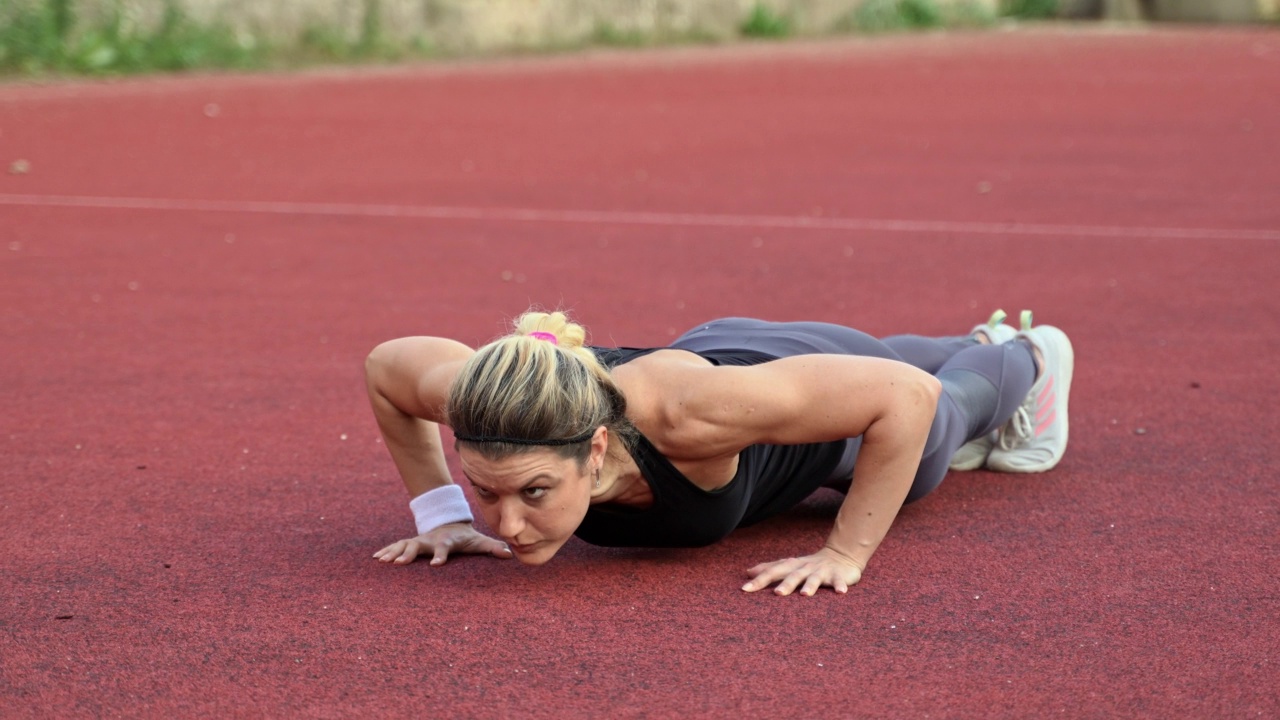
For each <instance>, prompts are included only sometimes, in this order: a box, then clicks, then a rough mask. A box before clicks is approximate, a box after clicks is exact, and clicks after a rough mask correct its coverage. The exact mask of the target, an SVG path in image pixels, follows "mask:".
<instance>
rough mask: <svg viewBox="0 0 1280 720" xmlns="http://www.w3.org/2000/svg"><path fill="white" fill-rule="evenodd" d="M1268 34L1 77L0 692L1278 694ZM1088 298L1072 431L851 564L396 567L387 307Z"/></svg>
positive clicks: (727, 700)
mask: <svg viewBox="0 0 1280 720" xmlns="http://www.w3.org/2000/svg"><path fill="white" fill-rule="evenodd" d="M1278 136H1280V34H1278V33H1276V32H1274V31H1265V30H1256V31H1218V30H1204V29H1194V28H1193V29H1179V30H1161V31H1152V32H1131V31H1125V32H1119V31H1078V30H1073V31H1053V30H1038V31H1028V32H1013V33H991V34H981V35H930V36H918V37H899V38H890V39H876V40H862V41H847V42H834V43H819V44H800V45H790V46H752V47H746V48H736V49H721V50H677V51H669V52H654V53H636V54H630V53H624V54H602V55H591V56H584V57H573V58H558V59H542V60H528V61H520V62H490V63H470V64H457V65H442V66H435V67H417V68H406V69H397V70H387V71H360V72H321V73H314V74H303V75H290V76H252V77H244V76H213V77H200V78H187V79H154V80H128V81H116V82H105V83H80V82H70V83H57V84H51V85H44V86H24V85H20V84H11V85H7V86H0V160H3V162H4V164H5V165H6V166H7V165H8V164H9V163H10V162H12V161H13V160H16V159H19V158H21V159H25V160H27V161H28V162H29V165H30V171H29V172H28V173H26V174H5V175H0V281H2V282H0V343H2V345H0V394H2V396H3V407H4V412H3V413H2V414H0V447H3V448H4V462H3V465H2V466H0V467H2V470H0V472H3V476H2V477H3V481H2V482H0V527H2V528H3V531H2V532H0V588H3V600H2V601H0V716H3V717H5V718H25V717H58V718H64V717H100V716H126V717H167V716H180V717H226V716H233V717H260V716H267V717H292V716H303V717H480V718H507V717H532V718H552V717H555V718H561V717H602V716H609V717H646V718H666V717H682V718H697V717H738V716H747V717H755V716H766V715H768V716H774V717H815V716H819V715H831V716H837V717H847V716H856V717H868V718H875V717H885V718H901V717H913V718H915V717H919V718H926V717H944V718H992V717H1045V716H1061V717H1071V718H1094V717H1145V718H1165V717H1188V718H1209V717H1214V718H1218V717H1238V718H1245V717H1276V716H1278V715H1280V699H1278V698H1277V687H1280V670H1278V668H1277V663H1280V655H1278V648H1280V623H1277V621H1276V618H1277V616H1278V615H1280V607H1277V606H1278V604H1280V603H1278V600H1277V598H1278V597H1280V581H1278V580H1277V577H1276V558H1277V549H1278V548H1277V545H1278V543H1277V537H1278V535H1280V517H1278V511H1280V498H1278V496H1277V495H1278V494H1277V484H1276V469H1275V468H1276V467H1277V466H1280V458H1278V457H1277V455H1278V453H1277V450H1276V449H1275V441H1276V439H1277V430H1278V429H1280V428H1278V424H1280V420H1278V416H1277V414H1276V412H1275V403H1276V399H1277V397H1280V380H1277V378H1276V373H1275V371H1274V367H1273V366H1274V361H1273V358H1274V357H1275V356H1276V354H1277V352H1280V335H1278V333H1277V326H1278V318H1280V292H1278V291H1277V282H1276V276H1277V274H1278V273H1280V192H1278V189H1280V149H1278V148H1280V143H1278V142H1277V137H1278ZM531 302H533V303H540V304H544V305H563V306H567V307H570V308H573V309H575V310H576V311H577V313H578V315H579V316H580V317H581V319H582V320H583V321H584V322H585V323H586V324H588V326H589V327H590V328H592V329H593V330H594V331H595V340H596V341H597V342H600V343H608V342H612V341H616V342H619V343H630V344H649V343H655V344H656V343H662V342H664V341H666V340H668V339H669V338H670V337H671V336H672V334H673V333H675V332H677V331H678V330H680V329H683V328H684V327H686V326H689V325H692V324H694V323H696V322H699V321H701V320H704V319H707V318H710V317H714V316H719V315H727V314H741V315H758V316H763V317H768V318H774V319H795V318H807V319H820V320H829V321H835V322H843V323H847V324H851V325H855V326H857V327H861V328H863V329H865V330H868V331H870V332H873V333H879V334H888V333H893V332H900V331H914V332H922V333H939V334H944V333H957V332H963V331H965V330H967V329H968V328H969V327H971V326H972V325H973V324H974V323H975V322H978V321H979V320H981V319H982V318H984V317H985V316H986V314H987V313H988V312H990V310H991V309H993V308H995V307H998V306H1000V307H1005V308H1007V309H1009V310H1010V311H1016V310H1018V309H1020V308H1022V307H1024V306H1026V307H1033V308H1035V310H1036V311H1037V316H1038V318H1039V319H1041V320H1042V321H1044V322H1050V323H1053V324H1057V325H1060V326H1062V327H1064V328H1066V329H1067V330H1068V332H1070V333H1071V334H1072V336H1073V338H1074V340H1075V343H1076V347H1077V353H1078V358H1079V368H1078V372H1077V376H1076V377H1077V379H1076V383H1077V384H1076V386H1075V392H1074V397H1073V398H1072V400H1073V403H1072V410H1073V417H1072V444H1071V449H1070V451H1069V453H1068V455H1067V457H1066V459H1065V460H1064V462H1063V463H1062V465H1061V466H1060V467H1059V468H1058V469H1056V470H1055V471H1054V472H1052V473H1049V474H1047V475H1044V476H1039V477H1020V476H1007V475H997V474H991V473H983V472H978V473H969V474H959V473H956V474H953V475H952V476H951V477H949V478H948V479H947V481H946V482H945V483H944V484H943V486H942V488H941V489H940V490H939V491H938V492H937V493H935V494H934V495H933V496H931V497H929V498H928V499H926V500H925V501H923V502H920V503H918V504H916V505H913V506H911V507H910V508H908V509H906V510H905V511H904V512H903V513H902V516H901V517H900V519H899V520H898V522H897V524H896V526H895V528H894V530H893V531H892V532H891V533H890V536H889V538H888V540H887V541H886V542H885V544H884V545H883V547H882V548H881V550H880V551H879V552H878V554H877V555H876V557H875V559H874V560H873V564H872V566H871V567H870V568H869V570H868V572H867V575H866V577H865V579H864V580H863V582H862V584H861V585H859V586H858V587H857V588H856V589H855V590H854V591H852V592H851V593H850V594H849V595H848V596H843V597H841V596H836V595H835V594H834V593H830V592H824V593H821V594H819V595H818V596H815V597H813V598H803V597H798V596H793V597H788V598H778V597H774V596H772V595H771V594H754V595H747V594H744V593H741V592H739V591H738V590H737V588H738V586H739V585H740V584H741V582H742V580H743V578H744V577H745V576H744V571H745V569H746V568H747V567H750V566H751V565H753V564H755V563H757V562H760V561H763V560H772V559H776V558H779V557H783V556H786V555H791V554H796V553H803V552H808V551H810V550H812V549H813V548H815V547H817V546H818V544H819V543H821V541H822V539H823V538H824V536H825V534H826V532H827V529H828V527H829V525H830V523H831V521H832V517H833V513H834V509H835V507H836V504H837V502H838V499H837V498H836V497H835V496H827V495H822V496H818V497H815V498H814V499H813V500H811V501H810V502H808V503H806V504H805V505H803V506H802V507H800V508H799V509H797V510H796V511H795V512H793V513H791V514H789V515H786V516H784V517H780V518H777V519H775V520H773V521H770V522H768V523H765V524H763V525H761V526H757V527H754V528H751V529H749V530H745V531H742V532H739V533H736V534H735V535H733V536H732V537H731V538H729V539H728V540H727V541H725V542H723V543H721V544H719V545H717V546H714V547H712V548H707V549H701V550H685V551H647V550H630V551H624V550H602V549H597V548H592V547H589V546H587V545H585V544H582V543H579V542H576V541H574V542H571V543H570V544H569V545H568V546H566V548H565V549H564V551H563V552H562V553H561V555H560V556H558V557H557V558H556V559H555V560H554V561H553V562H552V563H551V564H549V565H548V566H544V567H542V568H525V567H523V566H520V565H518V564H517V563H515V562H510V561H508V562H503V561H497V560H491V559H483V558H471V559H463V560H461V561H458V562H451V563H449V564H448V565H447V566H446V567H444V568H436V569H433V568H430V567H428V566H427V565H425V564H421V563H418V564H414V565H412V566H410V567H407V568H397V567H386V566H381V565H379V564H377V563H375V562H374V561H373V560H371V559H370V555H371V554H372V552H373V551H374V550H376V549H377V548H379V547H381V546H382V545H384V544H386V543H387V542H389V541H391V540H395V539H398V538H399V537H401V536H403V535H405V534H406V533H408V532H409V531H410V529H411V520H410V518H409V515H408V511H407V508H406V499H407V498H406V497H405V496H404V491H403V490H402V489H401V488H400V486H399V482H398V479H397V478H396V477H395V472H394V468H393V467H392V464H391V462H390V460H389V458H388V456H387V454H386V452H385V449H384V448H383V447H382V446H381V444H380V443H379V441H378V440H377V432H376V429H375V427H374V424H373V422H372V418H371V415H370V413H369V411H368V409H367V407H366V404H365V400H364V398H363V395H362V383H361V377H360V363H361V361H362V359H363V357H364V354H365V353H366V352H367V351H368V349H369V348H370V347H372V346H373V345H374V344H375V343H377V342H378V341H380V340H383V339H386V338H390V337H394V336H399V335H406V334H415V333H438V334H443V335H449V336H454V337H458V338H460V339H463V340H467V341H471V342H482V341H484V340H486V339H488V338H490V337H492V336H493V335H494V334H496V333H498V332H499V331H500V324H501V322H502V321H503V319H504V318H506V317H510V316H512V315H514V314H515V313H518V312H519V311H521V310H522V309H523V308H524V307H525V306H526V305H527V304H528V303H531Z"/></svg>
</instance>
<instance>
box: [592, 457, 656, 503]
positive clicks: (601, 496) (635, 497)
mask: <svg viewBox="0 0 1280 720" xmlns="http://www.w3.org/2000/svg"><path fill="white" fill-rule="evenodd" d="M617 450H618V451H615V448H612V447H611V448H609V453H608V454H607V455H606V456H605V462H604V467H603V468H602V469H601V470H600V489H599V490H596V491H595V492H593V493H592V495H591V504H592V505H595V504H598V503H613V504H615V505H623V506H626V507H638V508H645V507H649V506H650V505H652V504H653V491H651V490H650V489H649V483H648V482H647V481H646V480H645V479H644V476H643V475H641V474H640V466H639V465H636V461H635V460H634V459H632V457H631V455H630V454H629V453H628V452H627V451H626V450H622V449H621V448H618V449H617Z"/></svg>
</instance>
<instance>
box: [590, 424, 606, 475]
mask: <svg viewBox="0 0 1280 720" xmlns="http://www.w3.org/2000/svg"><path fill="white" fill-rule="evenodd" d="M608 452H609V428H607V427H605V426H604V425H601V426H600V427H598V428H596V432H595V434H594V435H592V436H591V455H590V457H589V458H588V464H589V465H590V467H592V468H596V469H599V468H602V467H604V458H605V455H606V454H607V453H608Z"/></svg>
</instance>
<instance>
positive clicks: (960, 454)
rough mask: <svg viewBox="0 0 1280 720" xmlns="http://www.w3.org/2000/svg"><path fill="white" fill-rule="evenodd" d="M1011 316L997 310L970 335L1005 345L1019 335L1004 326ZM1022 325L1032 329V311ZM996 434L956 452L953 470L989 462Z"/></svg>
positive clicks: (1026, 313)
mask: <svg viewBox="0 0 1280 720" xmlns="http://www.w3.org/2000/svg"><path fill="white" fill-rule="evenodd" d="M1007 317H1009V314H1008V313H1006V312H1005V311H1003V310H996V311H995V312H993V313H991V317H990V318H988V319H987V321H986V322H985V323H983V324H981V325H975V326H974V328H973V330H972V331H970V333H969V334H970V335H973V336H978V335H982V336H983V337H985V338H986V339H987V342H988V343H989V344H991V345H1003V344H1005V343H1007V342H1009V341H1010V340H1012V339H1014V338H1015V337H1017V335H1018V331H1017V330H1014V329H1013V328H1012V327H1009V326H1008V325H1005V324H1004V319H1005V318H1007ZM1022 323H1023V326H1024V329H1025V328H1029V327H1031V311H1030V310H1023V311H1022ZM995 442H996V433H995V432H992V433H991V434H990V435H985V436H983V437H980V438H974V439H973V440H970V441H969V442H967V443H965V444H964V445H961V446H960V449H959V450H956V454H955V455H952V456H951V465H950V468H951V469H952V470H959V471H962V472H963V471H966V470H977V469H978V468H980V467H982V466H983V464H984V463H986V462H987V454H988V453H990V452H991V448H992V447H993V446H995Z"/></svg>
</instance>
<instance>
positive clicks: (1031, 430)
mask: <svg viewBox="0 0 1280 720" xmlns="http://www.w3.org/2000/svg"><path fill="white" fill-rule="evenodd" d="M1018 337H1019V338H1024V339H1026V340H1027V341H1028V342H1030V343H1031V344H1032V345H1034V346H1035V348H1036V349H1037V350H1039V351H1040V355H1041V356H1042V357H1043V358H1044V366H1043V368H1041V372H1040V377H1039V378H1038V379H1037V380H1036V382H1035V384H1034V385H1032V386H1031V392H1029V393H1027V398H1026V399H1025V400H1023V401H1022V407H1019V408H1018V410H1017V411H1016V412H1015V413H1014V414H1013V417H1011V418H1009V421H1008V422H1007V423H1005V425H1004V427H1002V428H1000V430H999V435H998V438H997V439H996V444H995V447H993V448H992V449H991V454H990V455H988V456H987V467H988V468H989V469H991V470H997V471H1000V472H1010V473H1037V472H1044V471H1045V470H1048V469H1050V468H1052V467H1053V466H1055V465H1057V464H1058V461H1060V460H1062V456H1063V454H1064V453H1066V451H1067V399H1068V396H1069V394H1070V392H1071V376H1072V373H1073V372H1074V371H1075V352H1074V351H1073V350H1072V348H1071V341H1070V340H1068V339H1067V334H1066V333H1064V332H1062V331H1061V330H1059V329H1058V328H1056V327H1053V326H1052V325H1041V326H1040V327H1037V328H1033V329H1031V330H1023V331H1022V332H1020V333H1018Z"/></svg>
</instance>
